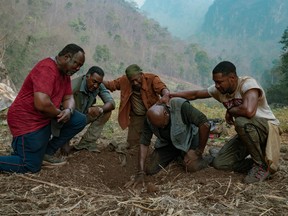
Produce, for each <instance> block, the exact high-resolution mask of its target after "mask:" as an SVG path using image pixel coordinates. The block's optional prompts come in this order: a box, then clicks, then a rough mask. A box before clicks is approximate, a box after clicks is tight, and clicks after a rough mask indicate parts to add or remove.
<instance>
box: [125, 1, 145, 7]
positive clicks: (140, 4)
mask: <svg viewBox="0 0 288 216" xmlns="http://www.w3.org/2000/svg"><path fill="white" fill-rule="evenodd" d="M127 1H134V2H136V3H137V4H138V7H141V6H142V5H143V4H144V2H145V0H127Z"/></svg>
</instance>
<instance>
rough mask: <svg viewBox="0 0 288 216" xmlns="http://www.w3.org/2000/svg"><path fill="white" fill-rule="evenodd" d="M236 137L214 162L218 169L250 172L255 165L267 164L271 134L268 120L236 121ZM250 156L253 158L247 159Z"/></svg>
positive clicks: (239, 118)
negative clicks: (268, 139) (266, 149)
mask: <svg viewBox="0 0 288 216" xmlns="http://www.w3.org/2000/svg"><path fill="white" fill-rule="evenodd" d="M235 130H236V132H237V135H235V136H234V137H233V138H232V139H231V140H229V141H228V142H227V143H226V144H225V145H224V146H223V147H222V149H221V150H220V152H219V154H218V155H217V156H216V157H215V159H214V160H213V166H214V167H215V168H216V169H223V170H233V171H237V172H246V171H248V170H249V169H250V168H251V167H252V165H253V163H257V164H262V163H265V148H266V142H267V137H268V132H269V126H268V122H267V119H264V118H256V117H254V118H251V119H248V118H244V117H238V118H236V119H235ZM248 155H250V156H251V158H252V159H251V158H247V156H248Z"/></svg>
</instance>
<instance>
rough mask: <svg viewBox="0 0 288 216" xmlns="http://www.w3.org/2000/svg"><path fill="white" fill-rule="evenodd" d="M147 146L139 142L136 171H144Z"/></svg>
mask: <svg viewBox="0 0 288 216" xmlns="http://www.w3.org/2000/svg"><path fill="white" fill-rule="evenodd" d="M148 149H149V146H146V145H143V144H140V148H139V154H138V163H139V164H138V171H144V169H145V161H146V157H147V153H148Z"/></svg>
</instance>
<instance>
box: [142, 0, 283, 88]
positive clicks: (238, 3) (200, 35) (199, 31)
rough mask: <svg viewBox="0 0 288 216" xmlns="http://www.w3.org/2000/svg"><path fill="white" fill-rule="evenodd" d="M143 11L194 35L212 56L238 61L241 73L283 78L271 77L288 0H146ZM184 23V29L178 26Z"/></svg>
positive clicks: (265, 79)
mask: <svg viewBox="0 0 288 216" xmlns="http://www.w3.org/2000/svg"><path fill="white" fill-rule="evenodd" d="M207 7H209V9H208V8H207ZM141 10H144V11H145V12H146V13H147V14H149V17H152V18H154V19H156V20H157V21H158V22H160V23H161V25H164V26H167V28H168V29H169V30H170V31H171V32H172V34H173V35H176V36H177V35H179V34H181V37H182V38H188V37H189V36H190V38H189V39H188V41H189V42H190V43H191V42H193V43H198V44H199V45H200V46H201V47H203V48H204V49H205V51H206V52H207V53H209V55H210V56H211V57H214V58H215V59H217V60H231V61H233V62H234V63H235V64H236V66H237V68H238V72H239V74H240V75H244V74H245V75H247V74H248V75H252V76H254V77H256V78H257V80H259V81H260V82H261V83H262V85H263V86H265V87H268V86H269V85H271V84H275V81H277V80H278V79H279V77H274V79H271V76H272V75H271V71H270V69H271V67H274V66H275V64H276V63H277V61H275V60H278V59H279V56H280V54H281V49H280V48H281V45H280V44H279V41H280V40H281V37H282V34H283V32H284V30H285V29H286V27H287V26H288V1H287V0H233V1H231V0H214V1H205V2H204V1H199V0H191V1H185V0H167V1H165V0H156V1H154V0H146V1H145V4H144V5H143V6H142V7H141ZM203 13H205V14H203ZM175 23H177V24H178V25H175ZM196 24H197V25H200V24H201V26H198V28H195V25H196ZM184 28H186V31H185V33H184V31H181V30H179V29H184ZM188 33H190V35H187V34H188ZM274 76H275V74H274ZM275 78H276V79H275Z"/></svg>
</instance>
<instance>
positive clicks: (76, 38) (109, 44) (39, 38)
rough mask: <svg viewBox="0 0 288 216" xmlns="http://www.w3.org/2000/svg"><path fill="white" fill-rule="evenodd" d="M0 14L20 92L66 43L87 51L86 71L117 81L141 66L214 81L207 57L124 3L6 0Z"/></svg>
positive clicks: (5, 56)
mask: <svg viewBox="0 0 288 216" xmlns="http://www.w3.org/2000/svg"><path fill="white" fill-rule="evenodd" d="M0 11H1V13H0V18H1V23H0V40H1V45H2V50H1V56H2V61H3V63H4V65H6V68H7V69H8V72H9V74H10V76H11V77H12V79H13V81H14V82H15V83H16V85H17V87H19V86H20V85H21V84H22V82H23V79H24V77H25V76H26V74H27V73H28V72H29V70H30V69H31V67H32V66H33V65H34V64H35V63H36V62H37V61H38V60H40V59H41V58H44V57H46V56H51V55H56V54H57V53H55V52H58V51H59V50H60V49H61V48H63V47H64V46H65V45H66V44H67V43H76V44H79V45H80V46H82V47H83V48H84V50H85V52H86V63H85V65H84V68H83V69H84V70H86V69H87V68H88V67H90V66H92V65H95V64H96V65H99V66H101V67H103V69H104V70H105V71H106V74H107V75H108V76H110V77H115V76H118V75H119V74H123V73H124V69H125V68H126V67H127V66H128V65H129V64H132V63H137V64H139V65H140V66H141V67H142V68H143V69H144V70H145V71H153V72H155V73H158V74H165V75H167V76H171V77H177V78H180V79H185V80H186V81H191V82H193V83H195V84H199V85H200V84H206V83H207V82H211V81H210V76H208V74H209V75H210V71H211V68H212V66H213V65H214V63H213V62H212V61H211V59H210V58H209V56H208V55H207V53H205V52H204V51H202V49H201V48H200V47H199V46H198V45H196V44H186V43H184V42H182V41H180V40H176V39H174V38H173V37H172V36H171V34H170V33H169V32H168V31H167V29H166V28H162V27H161V26H160V25H159V23H157V22H156V21H153V20H151V19H148V18H147V17H145V16H144V15H143V14H141V13H140V12H139V10H138V9H137V8H136V7H135V6H134V5H133V4H130V3H127V2H125V1H124V0H58V1H53V0H41V1H39V0H21V1H19V0H2V1H1V2H0Z"/></svg>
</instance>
